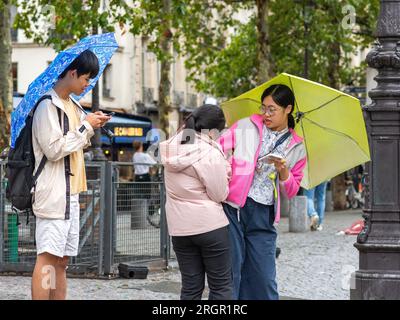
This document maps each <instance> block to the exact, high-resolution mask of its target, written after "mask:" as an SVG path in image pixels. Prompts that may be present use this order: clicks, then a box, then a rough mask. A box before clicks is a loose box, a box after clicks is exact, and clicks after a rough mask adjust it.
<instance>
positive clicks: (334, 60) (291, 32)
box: [198, 0, 379, 98]
mask: <svg viewBox="0 0 400 320" xmlns="http://www.w3.org/2000/svg"><path fill="white" fill-rule="evenodd" d="M305 4H308V6H305ZM347 5H350V6H352V7H353V8H354V12H355V21H354V22H355V23H354V24H351V23H349V22H351V21H348V20H351V17H352V16H351V15H350V14H349V13H348V12H347V11H345V10H344V8H346V7H345V6H347ZM305 7H306V10H304V9H305ZM248 8H250V7H248ZM378 10H379V0H372V1H370V0H355V1H341V0H334V1H333V0H318V1H312V2H311V1H307V2H306V1H302V0H300V1H297V0H288V1H278V0H270V1H269V13H268V26H269V27H268V30H269V38H270V43H271V45H270V48H271V58H270V59H271V60H272V62H271V65H272V66H273V73H280V72H288V73H292V74H296V75H300V76H302V75H303V74H304V63H305V61H304V60H305V59H304V56H305V50H306V48H308V51H309V70H308V78H309V79H311V80H314V81H317V82H321V83H324V84H326V85H329V86H332V87H335V88H340V87H341V86H342V85H347V84H354V85H362V84H364V82H365V75H364V73H365V64H364V63H363V64H362V65H361V66H355V67H351V56H352V54H353V53H355V52H356V50H359V49H363V48H366V47H368V46H369V45H370V44H371V43H372V41H373V30H374V28H375V24H376V20H377V14H378ZM347 15H348V16H349V17H346V16H347ZM257 19H259V17H257V16H256V13H255V14H254V16H253V18H252V19H250V21H249V22H248V23H247V24H246V25H237V26H236V30H237V31H236V33H235V34H234V36H233V37H232V40H231V42H230V43H229V44H228V45H227V46H226V47H225V48H224V49H223V50H221V51H219V52H218V54H217V56H216V58H215V59H214V63H211V64H209V65H208V66H207V68H206V70H205V78H204V79H201V80H199V81H198V87H199V88H201V89H203V90H205V91H206V92H209V93H212V94H214V95H216V96H218V97H226V98H230V97H234V96H236V95H238V94H240V93H242V92H244V91H246V90H248V88H251V87H253V86H254V85H255V82H256V83H258V84H260V83H262V81H261V82H260V81H258V80H257V79H258V76H257V75H258V73H259V69H260V68H261V69H263V68H264V65H263V64H260V63H259V62H258V61H259V60H258V58H257V57H258V54H259V53H258V50H259V46H258V45H257V42H256V41H254V39H256V38H257V37H258V29H257ZM304 20H307V24H305V21H304ZM306 27H307V29H308V30H307V32H305V28H306ZM244 62H245V63H244ZM267 66H268V65H267ZM226 70H231V73H232V77H228V76H227V72H226ZM219 75H220V76H219ZM232 78H236V79H238V81H237V82H236V83H235V82H233V81H232ZM232 85H233V87H234V89H232Z"/></svg>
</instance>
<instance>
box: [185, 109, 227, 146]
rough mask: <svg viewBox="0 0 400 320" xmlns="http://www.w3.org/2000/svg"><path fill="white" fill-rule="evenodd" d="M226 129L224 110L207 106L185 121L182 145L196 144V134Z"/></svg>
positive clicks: (197, 110) (193, 113) (194, 112)
mask: <svg viewBox="0 0 400 320" xmlns="http://www.w3.org/2000/svg"><path fill="white" fill-rule="evenodd" d="M224 128H225V116H224V113H223V112H222V110H221V109H220V108H219V107H217V106H215V105H211V104H205V105H202V106H201V107H199V108H197V109H196V110H195V111H193V112H192V113H191V114H190V115H189V116H188V117H187V118H186V120H185V128H184V129H185V130H186V131H185V132H184V135H183V138H182V141H181V143H182V144H185V143H188V142H192V143H193V142H194V132H201V131H202V130H210V131H211V130H218V131H222V130H223V129H224Z"/></svg>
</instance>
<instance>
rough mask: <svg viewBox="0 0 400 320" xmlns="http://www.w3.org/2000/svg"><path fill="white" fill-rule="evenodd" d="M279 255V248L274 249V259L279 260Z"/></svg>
mask: <svg viewBox="0 0 400 320" xmlns="http://www.w3.org/2000/svg"><path fill="white" fill-rule="evenodd" d="M280 254H281V248H279V247H276V251H275V257H276V259H278V258H279V255H280Z"/></svg>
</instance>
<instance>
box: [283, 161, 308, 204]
mask: <svg viewBox="0 0 400 320" xmlns="http://www.w3.org/2000/svg"><path fill="white" fill-rule="evenodd" d="M306 164H307V158H303V159H301V160H299V161H297V163H296V164H295V166H294V167H293V168H292V169H291V170H290V172H289V178H288V179H287V180H286V181H285V182H283V185H284V187H285V191H286V194H287V196H288V198H289V199H290V198H293V197H294V196H295V195H296V194H297V192H298V191H299V189H300V183H301V180H302V179H303V176H304V173H303V169H304V168H305V166H306Z"/></svg>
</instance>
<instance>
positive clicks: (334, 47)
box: [329, 42, 346, 210]
mask: <svg viewBox="0 0 400 320" xmlns="http://www.w3.org/2000/svg"><path fill="white" fill-rule="evenodd" d="M329 50H330V51H331V52H332V53H333V55H332V56H333V59H332V61H330V63H329V86H330V87H332V88H335V89H339V86H340V80H339V79H340V78H339V68H340V44H339V43H336V42H335V43H332V44H331V45H330V46H329ZM345 192H346V181H345V175H344V173H342V174H340V175H338V176H337V177H335V178H333V179H332V198H333V207H334V209H335V210H344V209H346V194H345Z"/></svg>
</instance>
